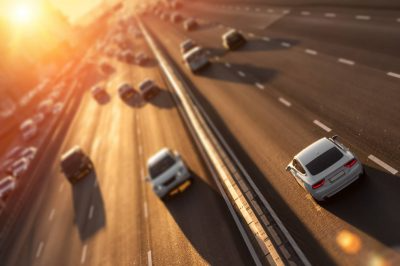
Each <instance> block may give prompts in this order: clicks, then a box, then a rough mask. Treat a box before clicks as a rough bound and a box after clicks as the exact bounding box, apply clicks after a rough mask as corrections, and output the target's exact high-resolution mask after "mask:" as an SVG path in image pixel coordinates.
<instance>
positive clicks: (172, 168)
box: [146, 148, 192, 199]
mask: <svg viewBox="0 0 400 266" xmlns="http://www.w3.org/2000/svg"><path fill="white" fill-rule="evenodd" d="M147 171H148V173H149V176H148V177H147V178H146V179H147V181H148V182H150V183H151V185H152V187H153V191H154V192H155V193H156V194H157V196H158V197H159V198H162V199H164V198H166V197H168V196H173V195H175V194H177V193H179V192H183V191H184V190H185V189H186V188H187V187H189V186H190V184H191V183H192V181H191V175H190V172H189V170H188V168H187V167H186V165H185V163H184V161H183V160H182V158H181V156H180V155H179V153H178V152H176V151H175V152H172V151H171V150H170V149H168V148H163V149H161V150H160V151H159V152H157V153H156V154H155V155H153V156H152V157H150V159H148V161H147Z"/></svg>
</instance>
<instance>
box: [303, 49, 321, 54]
mask: <svg viewBox="0 0 400 266" xmlns="http://www.w3.org/2000/svg"><path fill="white" fill-rule="evenodd" d="M304 51H305V52H306V53H307V54H310V55H317V54H318V52H317V51H315V50H311V49H305V50H304Z"/></svg>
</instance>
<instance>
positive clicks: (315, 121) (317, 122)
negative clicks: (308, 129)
mask: <svg viewBox="0 0 400 266" xmlns="http://www.w3.org/2000/svg"><path fill="white" fill-rule="evenodd" d="M313 123H314V124H316V125H317V126H319V127H320V128H322V129H323V130H325V131H326V132H331V131H332V129H331V128H330V127H328V126H326V125H324V124H323V123H321V122H319V121H318V120H314V121H313Z"/></svg>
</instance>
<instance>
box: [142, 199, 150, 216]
mask: <svg viewBox="0 0 400 266" xmlns="http://www.w3.org/2000/svg"><path fill="white" fill-rule="evenodd" d="M143 211H144V218H146V219H147V217H149V211H148V209H147V202H146V201H145V202H144V203H143Z"/></svg>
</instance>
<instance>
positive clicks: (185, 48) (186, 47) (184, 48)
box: [180, 39, 197, 55]
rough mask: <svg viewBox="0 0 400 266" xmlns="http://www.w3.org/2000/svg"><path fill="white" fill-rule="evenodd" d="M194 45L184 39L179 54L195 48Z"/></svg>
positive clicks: (192, 42) (189, 40) (190, 40)
mask: <svg viewBox="0 0 400 266" xmlns="http://www.w3.org/2000/svg"><path fill="white" fill-rule="evenodd" d="M196 46H197V45H196V43H195V42H194V41H193V40H192V39H186V40H184V41H183V42H181V44H180V48H181V54H182V55H184V54H185V53H187V52H189V51H190V50H191V49H192V48H194V47H196Z"/></svg>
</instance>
